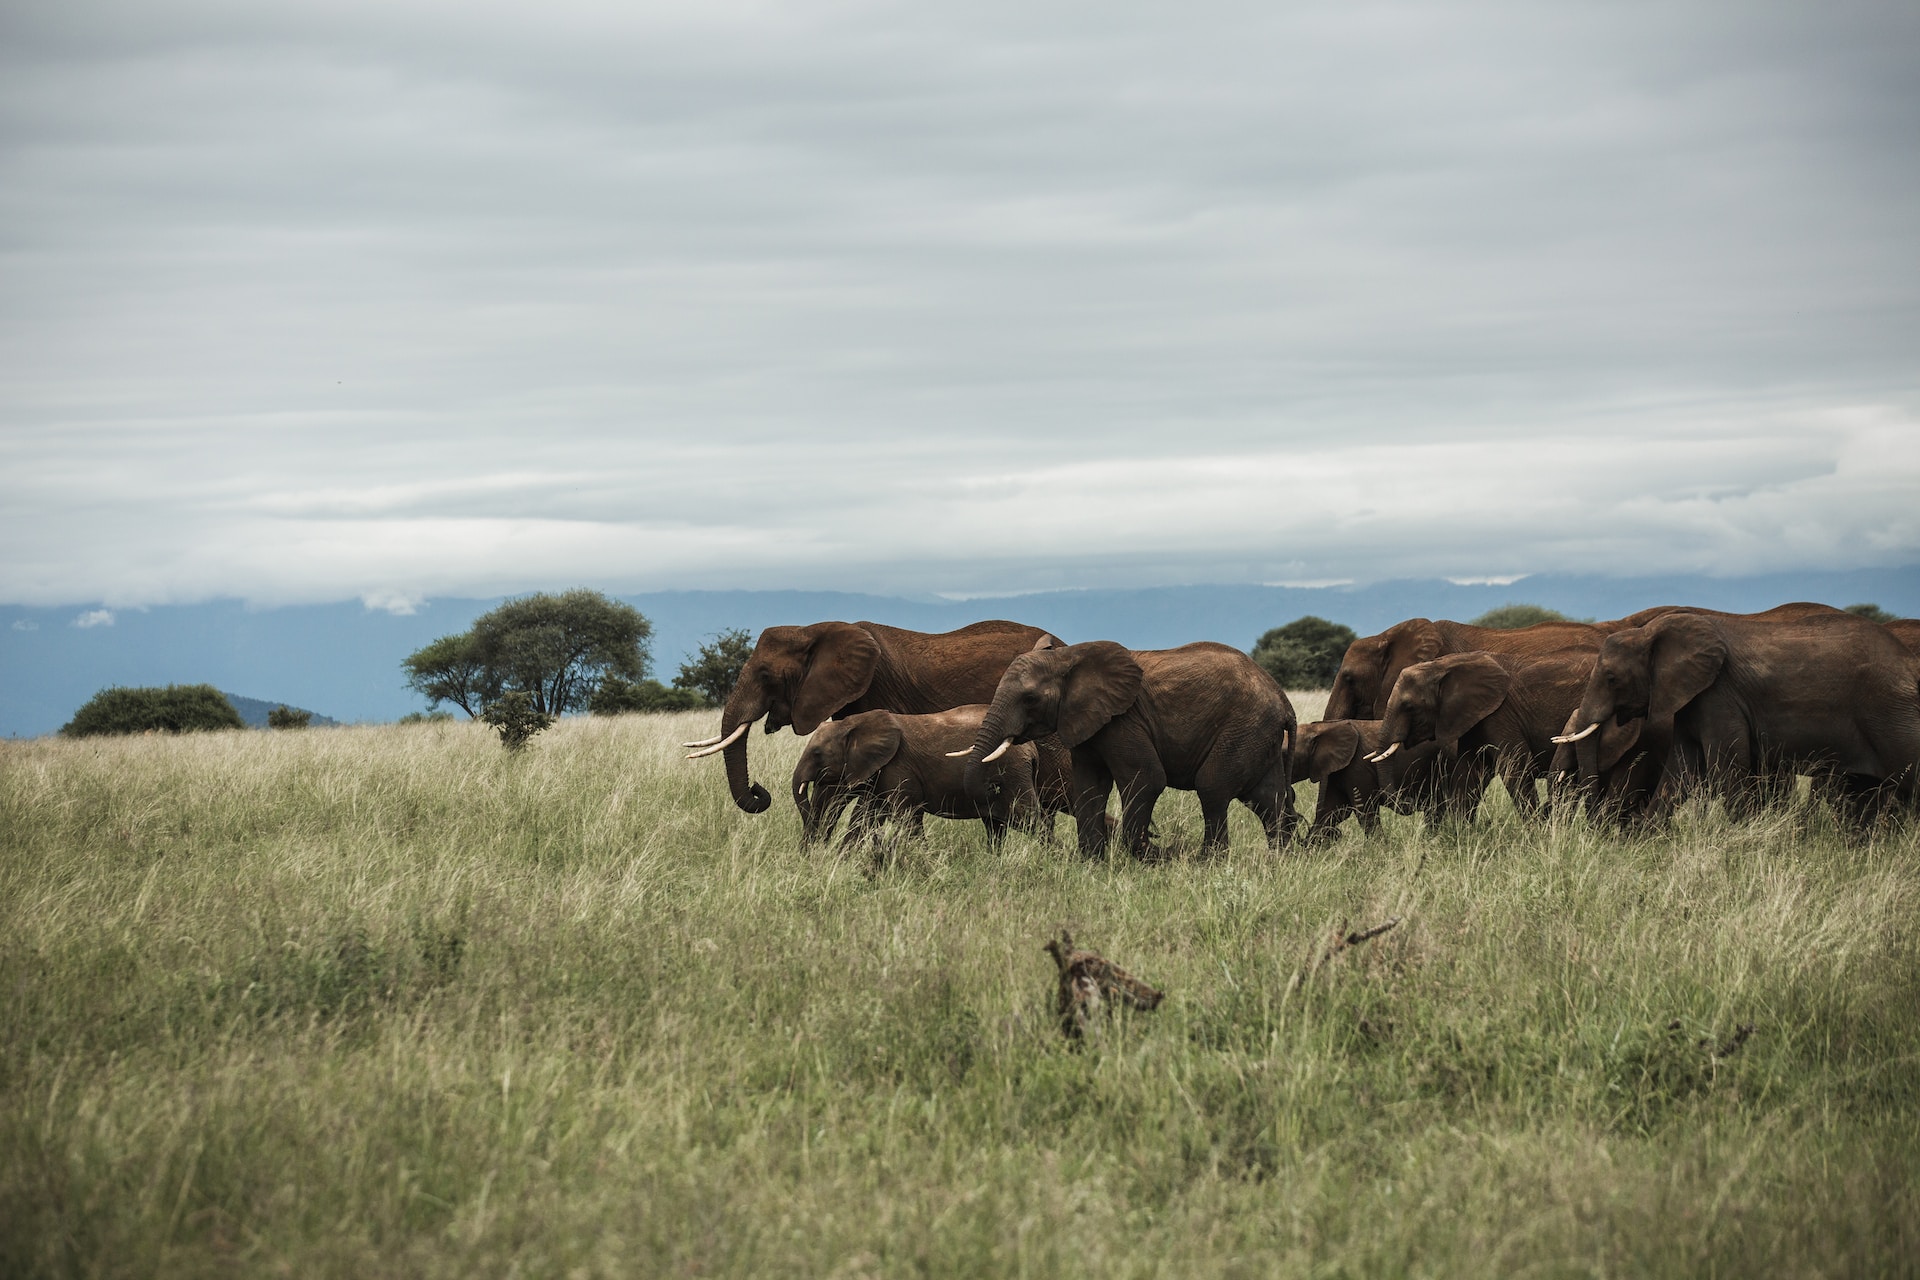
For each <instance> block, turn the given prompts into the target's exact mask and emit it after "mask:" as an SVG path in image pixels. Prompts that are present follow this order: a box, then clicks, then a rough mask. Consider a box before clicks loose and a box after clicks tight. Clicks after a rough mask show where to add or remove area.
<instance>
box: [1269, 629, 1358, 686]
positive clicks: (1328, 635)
mask: <svg viewBox="0 0 1920 1280" xmlns="http://www.w3.org/2000/svg"><path fill="white" fill-rule="evenodd" d="M1353 640H1354V634H1353V628H1352V627H1346V626H1342V625H1340V624H1339V623H1337V622H1328V621H1327V620H1326V619H1325V618H1316V617H1314V616H1313V615H1312V614H1308V615H1307V616H1306V617H1304V618H1296V619H1294V620H1293V621H1292V622H1289V623H1288V624H1287V625H1286V626H1284V627H1274V628H1273V629H1272V630H1270V631H1267V632H1266V633H1264V634H1263V635H1262V636H1261V637H1260V638H1259V639H1258V640H1257V641H1255V642H1254V646H1253V660H1254V661H1255V662H1257V663H1259V664H1260V665H1261V666H1262V667H1264V668H1266V671H1267V674H1268V675H1270V676H1272V677H1273V678H1274V679H1275V680H1276V681H1278V682H1279V685H1280V687H1281V688H1282V689H1330V688H1332V687H1333V678H1334V676H1336V675H1338V674H1339V672H1340V660H1341V659H1342V658H1344V657H1346V656H1347V646H1348V645H1350V644H1352V643H1353Z"/></svg>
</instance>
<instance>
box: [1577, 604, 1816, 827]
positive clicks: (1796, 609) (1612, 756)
mask: <svg viewBox="0 0 1920 1280" xmlns="http://www.w3.org/2000/svg"><path fill="white" fill-rule="evenodd" d="M1679 613H1689V614H1698V615H1700V616H1702V617H1707V618H1729V619H1738V620H1745V621H1750V622H1757V623H1778V622H1795V621H1798V620H1800V619H1803V618H1844V617H1851V616H1852V615H1850V614H1847V613H1846V612H1844V611H1843V610H1840V609H1836V608H1834V607H1833V606H1831V605H1825V604H1817V603H1814V602H1812V601H1806V600H1798V601H1793V602H1791V603H1788V604H1781V605H1775V606H1774V607H1773V608H1771V609H1766V610H1763V611H1762V612H1759V613H1724V612H1721V611H1720V610H1717V609H1695V608H1686V607H1681V606H1675V605H1663V606H1661V607H1659V608H1655V609H1643V610H1641V611H1640V612H1639V613H1636V614H1632V615H1629V616H1628V617H1627V618H1624V619H1622V621H1623V622H1625V623H1629V624H1631V627H1623V628H1619V630H1620V631H1621V632H1626V631H1629V630H1632V629H1634V628H1638V627H1641V626H1644V625H1646V624H1647V623H1649V622H1652V621H1654V620H1656V619H1658V618H1662V617H1666V616H1668V615H1671V614H1679ZM1583 698H1584V693H1583ZM1585 725H1586V722H1585V721H1583V720H1581V718H1580V712H1579V710H1578V708H1576V709H1575V711H1574V713H1573V714H1572V715H1570V716H1569V717H1568V718H1567V723H1566V725H1565V726H1564V730H1563V732H1562V734H1561V736H1560V737H1558V738H1556V739H1555V741H1556V742H1557V743H1558V744H1559V746H1558V749H1557V750H1556V751H1555V752H1554V757H1553V762H1552V764H1551V765H1550V766H1549V769H1550V772H1551V774H1552V775H1553V776H1554V777H1562V776H1566V777H1573V778H1577V780H1578V787H1579V795H1580V796H1581V798H1582V800H1583V801H1584V803H1585V804H1586V805H1587V806H1588V809H1589V811H1590V812H1591V813H1592V814H1594V816H1595V817H1597V818H1599V819H1601V820H1603V821H1607V822H1613V823H1632V824H1638V825H1648V824H1651V823H1657V822H1658V821H1659V819H1660V818H1661V816H1662V815H1663V814H1664V813H1665V811H1666V810H1667V809H1668V808H1670V807H1671V805H1672V803H1673V802H1674V801H1675V800H1676V799H1677V798H1678V796H1679V794H1680V792H1681V791H1682V790H1683V789H1684V788H1685V786H1686V785H1688V783H1689V780H1690V778H1691V777H1692V776H1693V775H1694V774H1696V773H1697V771H1698V768H1699V767H1700V763H1701V762H1700V760H1699V753H1698V751H1697V750H1696V749H1695V748H1694V747H1693V746H1692V744H1690V743H1688V742H1686V741H1685V740H1684V739H1682V740H1681V741H1680V743H1679V747H1680V750H1679V752H1678V754H1677V755H1676V754H1675V752H1674V747H1675V745H1676V744H1675V738H1674V726H1673V724H1672V723H1671V722H1652V723H1650V722H1649V721H1648V720H1646V719H1644V718H1635V719H1629V720H1626V721H1608V722H1607V723H1604V724H1601V725H1599V726H1598V727H1597V728H1593V729H1585V731H1583V729H1584V727H1585ZM1774 772H1775V776H1774V779H1773V781H1774V784H1775V786H1776V789H1790V788H1791V786H1792V782H1793V776H1794V775H1793V773H1792V771H1791V769H1788V770H1785V771H1784V772H1782V771H1781V770H1778V769H1776V770H1775V771H1774Z"/></svg>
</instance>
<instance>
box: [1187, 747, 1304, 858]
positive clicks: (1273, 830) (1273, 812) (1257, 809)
mask: <svg viewBox="0 0 1920 1280" xmlns="http://www.w3.org/2000/svg"><path fill="white" fill-rule="evenodd" d="M1235 798H1236V799H1238V800H1239V801H1240V803H1241V804H1244V805H1245V806H1247V808H1249V809H1251V810H1252V811H1253V813H1254V816H1255V817H1257V818H1259V819H1260V825H1261V827H1262V828H1263V829H1265V831H1266V833H1267V848H1269V849H1278V848H1280V847H1281V846H1282V845H1284V844H1288V843H1290V842H1291V841H1292V840H1293V837H1294V835H1295V833H1296V832H1298V830H1299V828H1300V809H1299V807H1298V806H1297V805H1295V804H1294V802H1293V780H1292V779H1291V778H1289V777H1288V776H1287V761H1286V758H1285V757H1284V756H1282V757H1281V758H1280V759H1277V760H1275V761H1274V763H1273V766H1272V767H1271V768H1270V769H1268V770H1267V772H1266V774H1265V775H1264V776H1262V777H1261V779H1260V780H1259V781H1258V782H1256V783H1254V785H1253V786H1251V787H1248V788H1247V789H1246V790H1245V791H1242V792H1241V793H1240V794H1239V795H1238V796H1237V797H1235ZM1200 805H1201V811H1202V812H1205V809H1206V792H1205V791H1204V790H1203V791H1202V792H1201V793H1200ZM1225 808H1226V806H1225V805H1224V804H1223V805H1222V806H1221V809H1222V810H1223V812H1222V815H1221V831H1222V838H1223V841H1224V833H1225V830H1226V826H1225V823H1226V816H1225V813H1224V810H1225Z"/></svg>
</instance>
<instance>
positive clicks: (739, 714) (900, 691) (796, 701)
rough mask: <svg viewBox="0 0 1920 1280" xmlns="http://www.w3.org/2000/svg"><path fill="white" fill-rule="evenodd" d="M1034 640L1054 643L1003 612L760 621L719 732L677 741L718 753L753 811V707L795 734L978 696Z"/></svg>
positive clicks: (758, 792)
mask: <svg viewBox="0 0 1920 1280" xmlns="http://www.w3.org/2000/svg"><path fill="white" fill-rule="evenodd" d="M1043 641H1044V642H1047V643H1057V641H1055V640H1054V638H1053V637H1052V636H1050V635H1048V634H1047V633H1046V632H1045V631H1042V630H1041V629H1040V628H1038V627H1028V626H1022V625H1021V624H1020V623H1018V622H1003V621H991V622H976V623H974V624H973V625H972V626H967V627H961V628H960V629H959V630H958V631H946V632H941V633H939V634H932V635H930V634H928V633H926V632H924V631H906V630H903V629H901V628H899V627H888V626H882V625H881V624H880V623H877V622H816V623H814V624H813V625H812V626H808V627H768V628H767V629H766V630H765V631H762V632H761V633H760V639H759V642H758V643H756V644H755V645H754V647H753V653H752V654H751V655H750V656H749V657H748V658H747V661H746V665H745V666H744V667H742V668H741V670H740V678H739V680H737V681H736V682H735V683H734V686H733V692H732V694H730V695H729V696H728V698H727V705H726V706H725V707H724V708H722V710H721V712H720V732H719V733H718V734H717V735H716V736H714V737H712V738H709V739H707V740H706V741H704V742H690V743H688V744H687V745H688V746H689V747H693V748H695V751H694V753H693V754H694V756H695V757H698V756H707V755H713V754H715V753H716V752H725V755H726V764H727V786H728V787H729V789H731V790H732V792H733V802H734V803H735V804H737V805H739V806H740V807H741V808H742V809H744V810H746V811H747V812H748V813H762V812H764V811H765V810H766V808H767V807H768V806H769V805H770V804H771V803H772V802H773V801H772V797H771V796H769V795H768V794H767V789H766V788H765V787H763V786H761V785H760V784H759V783H757V782H753V781H751V779H750V778H749V777H748V774H747V744H746V733H747V730H748V729H751V728H752V727H753V724H754V722H755V721H756V720H759V719H760V718H761V717H762V716H765V717H766V731H767V732H768V733H774V732H777V731H778V730H780V729H784V728H786V727H787V726H788V725H791V726H793V731H794V732H795V733H797V734H799V735H801V736H802V737H805V736H806V735H807V734H810V733H812V732H813V731H814V730H815V729H817V728H819V727H820V724H821V722H822V721H825V720H829V719H832V718H834V717H836V716H848V715H853V714H855V713H857V712H861V711H900V712H905V713H907V714H909V715H922V714H925V713H927V712H932V711H945V710H947V709H948V708H949V707H959V706H965V705H966V704H968V703H972V702H985V701H986V700H987V699H989V698H991V697H992V696H993V691H994V689H995V688H996V687H997V686H998V685H999V683H1000V674H1001V672H1003V671H1005V670H1006V669H1007V663H1009V662H1011V661H1013V659H1014V658H1015V657H1016V656H1017V655H1019V654H1022V653H1025V652H1026V651H1027V650H1029V649H1031V648H1033V646H1034V645H1036V644H1039V643H1041V642H1043Z"/></svg>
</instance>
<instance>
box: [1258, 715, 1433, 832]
mask: <svg viewBox="0 0 1920 1280" xmlns="http://www.w3.org/2000/svg"><path fill="white" fill-rule="evenodd" d="M1380 726H1381V722H1380V721H1378V720H1318V721H1315V722H1314V723H1312V724H1303V725H1301V726H1300V733H1299V737H1298V738H1297V739H1296V740H1295V741H1294V745H1293V770H1294V773H1295V774H1297V775H1298V776H1299V777H1300V778H1303V779H1307V780H1310V781H1312V783H1313V784H1314V812H1313V825H1312V826H1311V827H1309V828H1308V830H1307V838H1308V839H1309V840H1322V839H1326V838H1327V837H1329V836H1331V835H1333V833H1334V832H1335V831H1336V830H1338V829H1339V826H1340V824H1341V823H1343V822H1345V821H1346V820H1347V819H1348V818H1358V819H1359V820H1360V829H1361V830H1362V831H1365V832H1367V833H1369V834H1371V833H1373V832H1375V831H1378V830H1379V829H1380V810H1381V809H1382V808H1388V809H1392V810H1393V811H1394V812H1396V813H1424V814H1426V815H1427V819H1428V821H1430V822H1431V821H1433V820H1434V819H1436V818H1438V817H1439V813H1440V809H1439V805H1440V800H1441V798H1442V789H1441V783H1442V782H1443V781H1444V780H1445V779H1446V778H1447V777H1448V776H1450V775H1451V773H1452V769H1453V757H1452V752H1451V751H1450V750H1449V749H1448V746H1447V744H1446V743H1443V742H1440V741H1437V740H1436V741H1433V742H1427V743H1423V744H1422V745H1420V746H1417V747H1413V748H1410V749H1408V750H1404V751H1400V752H1396V753H1395V754H1394V755H1393V757H1392V758H1390V759H1387V760H1379V761H1376V760H1372V759H1370V758H1369V757H1371V756H1372V755H1373V754H1374V753H1375V752H1378V751H1380V750H1381V749H1382V748H1384V747H1385V746H1386V743H1385V742H1383V741H1382V740H1381V738H1380Z"/></svg>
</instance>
